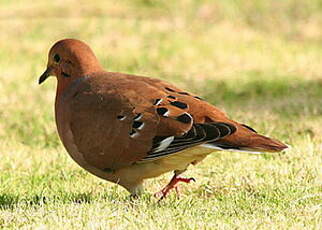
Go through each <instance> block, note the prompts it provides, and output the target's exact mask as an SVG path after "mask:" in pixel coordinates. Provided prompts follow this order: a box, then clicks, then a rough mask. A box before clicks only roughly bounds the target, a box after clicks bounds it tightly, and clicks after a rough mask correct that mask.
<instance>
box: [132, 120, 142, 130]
mask: <svg viewBox="0 0 322 230" xmlns="http://www.w3.org/2000/svg"><path fill="white" fill-rule="evenodd" d="M142 125H143V122H141V121H134V122H133V124H132V128H133V129H140V128H141V127H142Z"/></svg>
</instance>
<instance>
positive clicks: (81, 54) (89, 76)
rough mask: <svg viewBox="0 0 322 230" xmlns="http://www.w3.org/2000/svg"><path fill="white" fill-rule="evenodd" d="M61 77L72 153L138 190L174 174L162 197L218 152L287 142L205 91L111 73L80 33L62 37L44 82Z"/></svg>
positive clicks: (58, 114) (60, 99)
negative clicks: (240, 118) (234, 114)
mask: <svg viewBox="0 0 322 230" xmlns="http://www.w3.org/2000/svg"><path fill="white" fill-rule="evenodd" d="M49 76H55V77H56V79H57V89H56V99H55V120H56V126H57V130H58V135H59V137H60V140H61V142H62V144H63V145H64V147H65V149H66V150H67V152H68V153H69V155H70V156H71V158H72V159H73V160H74V161H75V162H76V163H77V164H78V165H79V166H81V167H82V168H84V169H85V170H87V171H88V172H90V173H91V174H94V175H96V176H97V177H99V178H102V179H104V180H107V181H110V182H113V183H115V184H118V185H120V186H122V187H124V188H125V189H126V190H127V191H129V193H130V194H131V195H132V196H139V195H140V194H142V192H143V191H144V187H143V183H144V181H145V180H146V179H149V178H154V177H158V176H160V175H162V174H164V173H167V172H173V173H174V175H173V177H172V179H171V180H170V182H169V183H168V184H167V185H166V186H165V187H164V188H163V189H162V190H161V191H160V192H158V193H156V195H157V196H158V197H159V198H160V200H161V199H163V198H165V197H166V196H167V195H168V193H169V192H170V191H171V190H172V189H175V190H176V191H177V189H178V184H179V182H184V183H189V182H191V181H194V178H184V177H182V176H181V174H182V173H183V172H185V171H186V170H187V168H188V166H189V165H196V164H197V163H199V162H201V161H202V160H204V159H205V158H206V156H207V155H209V154H211V153H213V152H216V151H245V152H279V151H282V150H284V149H286V148H287V145H285V144H283V143H282V142H280V141H278V140H275V139H272V138H269V137H266V136H263V135H261V134H258V133H257V132H256V131H255V130H254V129H253V128H251V127H249V126H247V125H245V124H242V123H239V122H237V121H234V120H232V119H230V118H228V117H227V115H226V114H225V113H224V112H222V111H221V110H220V109H218V108H216V107H215V106H213V105H212V104H210V103H208V102H207V101H205V100H203V99H202V98H201V97H199V96H197V95H195V94H193V93H190V92H187V91H185V90H182V89H180V88H178V87H176V86H174V85H173V84H170V83H168V82H165V81H162V80H159V79H157V78H150V77H144V76H136V75H131V74H126V73H117V72H108V71H106V70H104V69H103V67H102V65H101V64H100V62H99V61H98V59H97V57H96V56H95V54H94V52H93V51H92V50H91V48H90V47H89V46H88V45H87V44H85V43H84V42H82V41H80V40H77V39H63V40H60V41H58V42H56V43H55V44H54V45H53V46H52V47H51V49H50V51H49V54H48V63H47V68H46V70H45V72H44V73H43V74H42V75H41V76H40V78H39V84H41V83H43V82H44V81H45V80H46V79H47V78H48V77H49Z"/></svg>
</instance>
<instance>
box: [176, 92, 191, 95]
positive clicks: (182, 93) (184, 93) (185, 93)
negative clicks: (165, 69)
mask: <svg viewBox="0 0 322 230" xmlns="http://www.w3.org/2000/svg"><path fill="white" fill-rule="evenodd" d="M178 94H181V95H190V94H189V93H187V92H178Z"/></svg>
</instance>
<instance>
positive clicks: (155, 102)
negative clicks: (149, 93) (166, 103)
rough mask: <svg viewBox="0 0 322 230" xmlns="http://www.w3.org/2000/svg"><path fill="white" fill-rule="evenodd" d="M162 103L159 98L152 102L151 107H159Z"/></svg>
mask: <svg viewBox="0 0 322 230" xmlns="http://www.w3.org/2000/svg"><path fill="white" fill-rule="evenodd" d="M161 102H162V99H161V98H158V99H155V101H154V102H153V105H159V104H160V103H161Z"/></svg>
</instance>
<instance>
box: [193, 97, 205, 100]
mask: <svg viewBox="0 0 322 230" xmlns="http://www.w3.org/2000/svg"><path fill="white" fill-rule="evenodd" d="M194 98H196V99H198V100H201V101H204V99H202V98H201V97H198V96H194Z"/></svg>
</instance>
